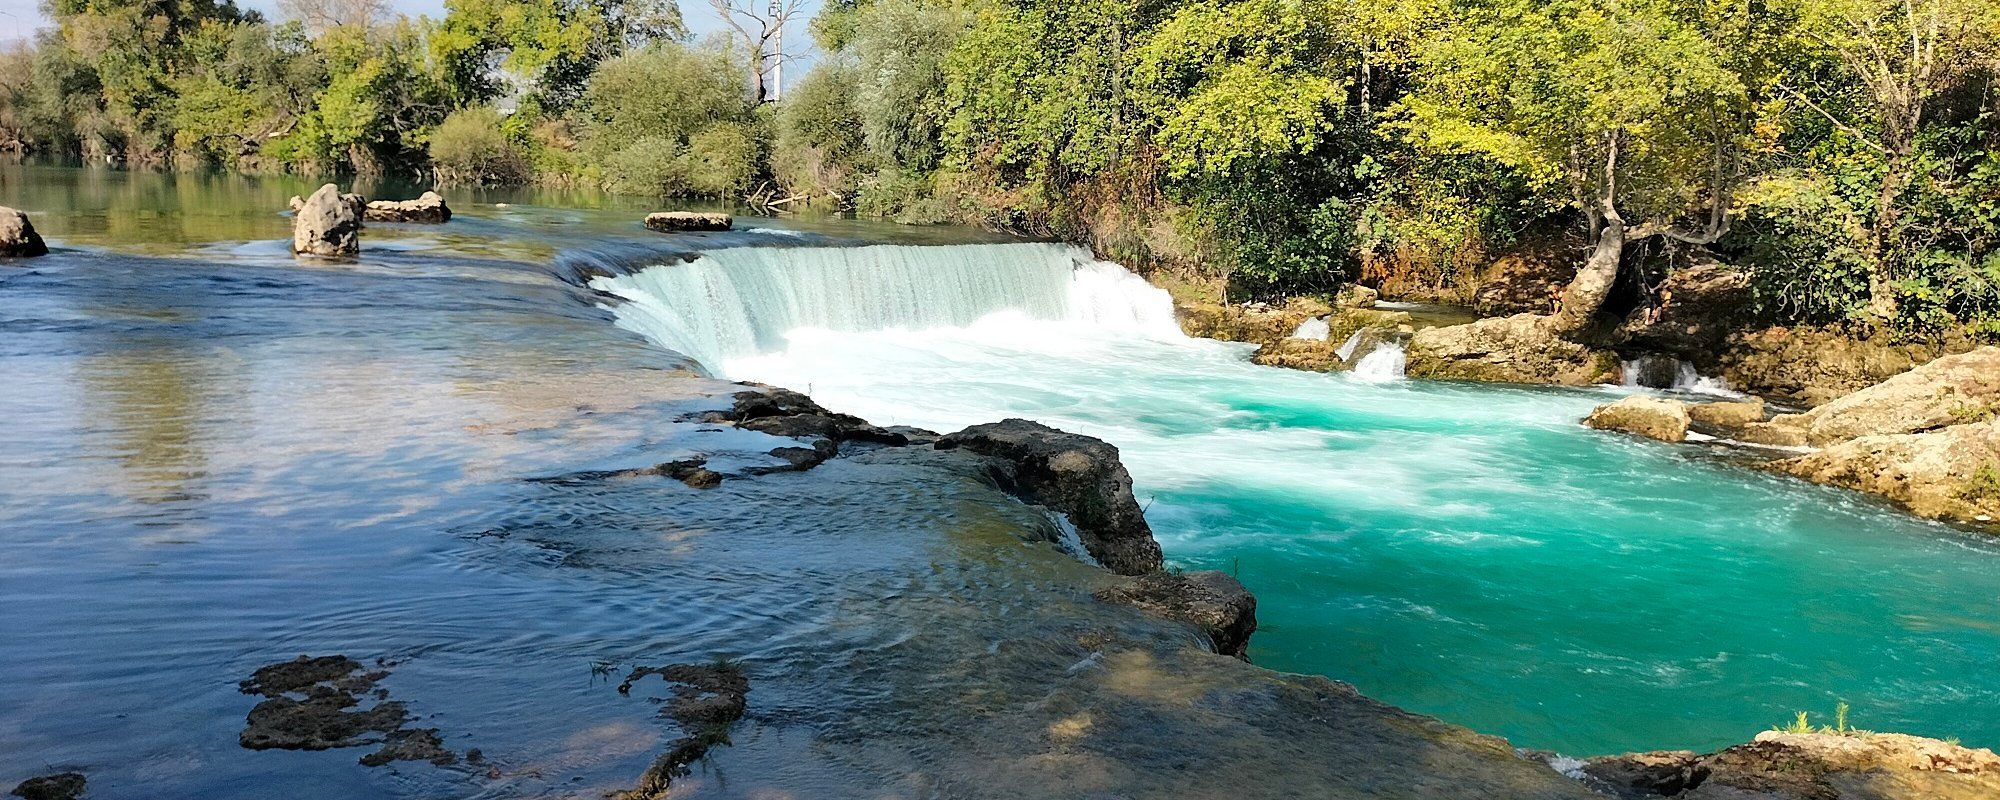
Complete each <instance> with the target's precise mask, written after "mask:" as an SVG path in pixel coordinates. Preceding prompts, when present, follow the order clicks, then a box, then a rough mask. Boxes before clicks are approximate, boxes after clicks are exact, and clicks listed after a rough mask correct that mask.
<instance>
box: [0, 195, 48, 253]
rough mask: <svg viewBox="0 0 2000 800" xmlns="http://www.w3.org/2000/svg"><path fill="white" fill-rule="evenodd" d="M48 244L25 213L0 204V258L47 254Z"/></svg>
mask: <svg viewBox="0 0 2000 800" xmlns="http://www.w3.org/2000/svg"><path fill="white" fill-rule="evenodd" d="M48 253H49V246H48V244H47V243H46V242H43V241H42V236H41V234H39V233H36V232H35V224H34V223H32V222H29V221H28V215H27V214H26V213H23V212H20V211H16V210H14V209H11V208H8V207H6V206H0V258H31V257H34V256H43V255H48Z"/></svg>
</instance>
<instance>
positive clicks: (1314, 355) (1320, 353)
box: [1250, 339, 1346, 372]
mask: <svg viewBox="0 0 2000 800" xmlns="http://www.w3.org/2000/svg"><path fill="white" fill-rule="evenodd" d="M1250 360H1251V361H1252V362H1254V363H1257V364H1262V365H1264V366H1267V367H1284V368H1286V369H1300V370H1305V371H1307V372H1332V371H1334V370H1337V369H1341V368H1342V367H1344V366H1346V364H1344V363H1343V362H1342V361H1341V360H1340V344H1339V343H1338V342H1335V341H1332V340H1330V339H1279V340H1277V341H1275V342H1270V343H1268V344H1265V345H1264V346H1263V347H1259V348H1257V352H1256V353H1254V354H1252V355H1251V356H1250Z"/></svg>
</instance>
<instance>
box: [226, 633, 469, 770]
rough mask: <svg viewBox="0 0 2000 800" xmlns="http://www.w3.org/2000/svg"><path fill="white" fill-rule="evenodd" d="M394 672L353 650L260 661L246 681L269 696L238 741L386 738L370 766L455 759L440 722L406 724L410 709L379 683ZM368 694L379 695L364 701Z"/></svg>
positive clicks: (306, 745) (250, 690)
mask: <svg viewBox="0 0 2000 800" xmlns="http://www.w3.org/2000/svg"><path fill="white" fill-rule="evenodd" d="M387 676H388V673H387V672H384V671H381V670H374V671H370V670H368V669H367V668H365V667H364V666H362V664H361V662H358V661H355V660H354V659H351V658H348V657H346V656H319V657H312V656H299V657H298V658H296V659H293V660H291V661H283V662H279V663H276V664H271V665H269V666H265V667H260V668H259V669H258V670H257V671H256V673H254V674H252V675H251V676H250V679H249V680H246V681H243V682H242V683H241V684H240V685H239V688H240V689H241V690H242V691H243V693H244V694H254V695H262V696H263V697H264V698H265V699H264V700H263V701H262V702H259V703H258V704H257V705H256V706H255V707H253V708H251V709H250V715H249V717H248V719H247V720H246V724H245V725H244V728H243V733H242V734H241V735H240V736H239V737H238V741H239V743H240V744H242V745H243V747H245V748H247V749H250V750H272V749H279V750H330V749H333V748H337V747H358V746H362V745H369V744H381V745H382V748H381V749H380V750H378V751H377V752H374V753H370V754H368V755H365V756H362V758H361V763H362V764H363V765H365V766H371V767H373V766H381V765H383V764H387V763H389V762H392V761H404V760H421V761H430V762H432V763H434V764H451V763H454V762H456V761H457V757H456V756H453V755H452V754H451V753H450V752H448V751H446V750H444V748H443V744H442V742H441V741H440V740H439V739H438V735H437V730H436V729H405V728H404V727H403V725H404V723H406V722H408V721H409V713H408V711H407V710H406V709H405V708H404V706H403V704H402V703H399V702H396V701H393V700H389V699H387V693H386V692H383V691H380V690H377V689H376V688H375V684H376V682H377V681H380V680H381V679H382V678H385V677H387ZM365 697H372V698H373V699H374V700H375V701H376V702H375V704H374V705H373V706H371V707H369V708H362V707H361V704H362V702H363V699H364V698H365Z"/></svg>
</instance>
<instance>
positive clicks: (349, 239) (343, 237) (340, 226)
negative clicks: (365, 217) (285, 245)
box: [292, 183, 361, 257]
mask: <svg viewBox="0 0 2000 800" xmlns="http://www.w3.org/2000/svg"><path fill="white" fill-rule="evenodd" d="M292 252H293V253H295V254H298V255H311V256H324V257H344V256H352V255H354V254H356V253H359V252H361V215H360V214H358V213H356V212H355V209H354V207H353V206H352V205H351V204H349V203H348V202H345V201H344V200H343V199H342V196H341V194H340V189H339V188H338V187H336V186H334V185H333V184H331V183H329V184H327V185H325V186H321V187H319V191H317V192H313V195H312V197H310V198H308V199H307V200H306V201H305V203H304V204H302V205H301V206H300V207H299V211H298V215H297V216H296V217H295V218H294V219H293V220H292Z"/></svg>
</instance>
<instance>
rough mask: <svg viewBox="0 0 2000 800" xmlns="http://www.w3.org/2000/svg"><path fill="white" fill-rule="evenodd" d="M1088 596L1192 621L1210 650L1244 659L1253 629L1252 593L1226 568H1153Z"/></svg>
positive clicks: (1253, 604)
mask: <svg viewBox="0 0 2000 800" xmlns="http://www.w3.org/2000/svg"><path fill="white" fill-rule="evenodd" d="M1094 596H1095V597H1096V598H1097V599H1099V600H1102V601H1104V602H1107V603H1117V604H1120V605H1128V606H1133V607H1136V608H1139V609H1141V610H1143V611H1146V612H1148V613H1152V614H1157V615H1159V616H1162V617H1166V618H1167V619H1171V620H1175V621H1178V622H1184V623H1187V624H1189V625H1192V626H1194V627H1195V628H1197V629H1199V630H1200V631H1201V632H1202V633H1203V634H1206V635H1207V636H1208V639H1209V641H1210V642H1211V643H1213V644H1214V646H1215V652H1218V653H1221V654H1223V655H1226V656H1235V657H1237V658H1241V659H1244V660H1246V661H1247V660H1249V655H1248V652H1249V647H1250V634H1251V633H1252V632H1254V631H1256V630H1257V598H1256V597H1254V596H1252V595H1251V594H1250V590H1248V589H1245V588H1243V584H1241V583H1238V582H1237V580H1236V579H1235V578H1232V577H1230V576H1229V574H1228V573H1224V572H1218V571H1215V570H1207V571H1203V572H1189V573H1184V574H1173V573H1168V572H1154V573H1149V574H1146V575H1141V576H1139V577H1138V578H1137V579H1136V580H1133V581H1131V582H1129V583H1125V584H1121V585H1119V586H1114V587H1112V588H1109V589H1103V590H1100V591H1098V592H1097V593H1096V594H1095V595H1094Z"/></svg>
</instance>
